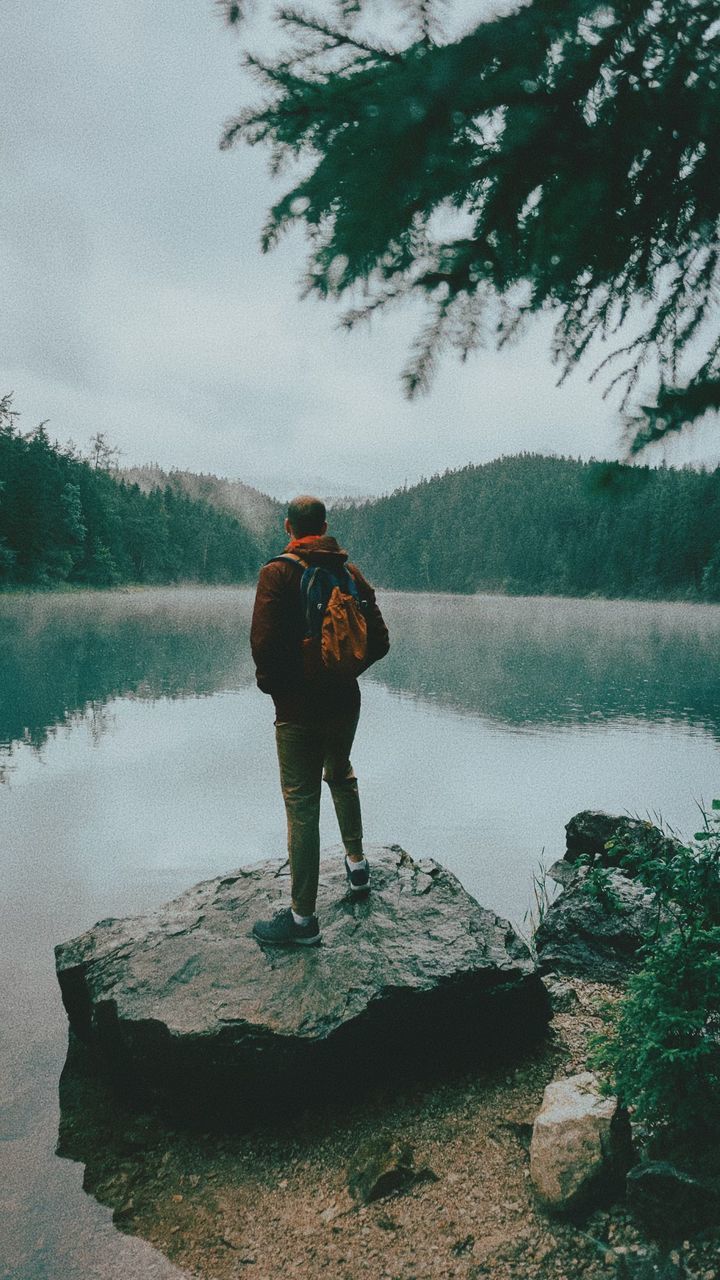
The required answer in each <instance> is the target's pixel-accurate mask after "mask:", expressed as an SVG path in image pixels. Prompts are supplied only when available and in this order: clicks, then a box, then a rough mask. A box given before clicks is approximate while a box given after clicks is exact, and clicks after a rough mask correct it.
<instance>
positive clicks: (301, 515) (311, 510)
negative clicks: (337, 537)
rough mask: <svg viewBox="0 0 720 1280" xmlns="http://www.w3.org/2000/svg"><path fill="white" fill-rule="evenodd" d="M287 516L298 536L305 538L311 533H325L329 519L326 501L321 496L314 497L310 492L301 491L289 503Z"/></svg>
mask: <svg viewBox="0 0 720 1280" xmlns="http://www.w3.org/2000/svg"><path fill="white" fill-rule="evenodd" d="M287 518H288V523H289V525H290V528H291V529H292V531H293V533H294V534H295V537H296V538H305V537H307V535H308V534H310V533H324V531H325V521H326V519H327V512H326V510H325V503H324V502H321V501H320V499H319V498H312V497H311V496H310V494H308V493H301V494H300V495H299V496H298V497H297V498H293V500H292V502H291V503H290V504H289V505H288V512H287Z"/></svg>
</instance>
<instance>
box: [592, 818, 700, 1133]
mask: <svg viewBox="0 0 720 1280" xmlns="http://www.w3.org/2000/svg"><path fill="white" fill-rule="evenodd" d="M713 810H714V811H715V813H714V814H713V815H712V816H708V815H707V814H705V815H704V816H705V827H704V830H703V831H700V832H697V833H696V835H695V839H694V841H693V842H692V843H691V844H689V845H679V846H677V848H676V850H675V851H674V852H673V853H672V854H671V855H670V856H669V857H667V858H664V859H660V858H657V857H656V856H649V857H648V858H647V860H646V861H645V862H643V861H642V859H638V853H637V850H636V849H635V850H633V855H632V856H633V860H634V871H635V874H637V876H638V878H639V879H641V880H642V881H643V883H645V884H647V885H648V887H649V888H651V889H652V890H653V891H654V892H655V894H656V895H657V900H658V909H659V915H658V932H657V935H656V937H654V938H653V939H652V940H649V941H648V942H647V943H646V944H645V946H644V947H643V949H642V953H641V955H642V965H641V968H640V969H639V970H638V971H637V972H636V973H634V974H633V975H632V976H631V978H630V979H629V981H628V985H627V988H626V990H625V993H624V995H623V997H622V999H621V1000H620V1001H619V1002H618V1004H617V1005H616V1006H615V1009H614V1012H613V1014H612V1019H611V1023H610V1030H609V1032H608V1033H607V1034H606V1035H605V1036H603V1037H598V1038H596V1040H595V1042H594V1049H593V1062H594V1065H595V1066H596V1067H598V1068H600V1069H604V1070H606V1071H607V1072H609V1075H610V1079H611V1082H612V1087H613V1089H614V1090H616V1091H617V1093H618V1094H619V1096H620V1097H621V1099H622V1101H623V1102H625V1103H626V1104H632V1106H633V1107H634V1109H635V1115H636V1117H637V1118H638V1119H639V1120H640V1121H642V1122H643V1123H644V1124H645V1125H646V1126H648V1128H649V1129H650V1131H651V1132H654V1133H655V1134H658V1135H659V1134H661V1133H663V1134H665V1135H666V1136H668V1137H670V1138H673V1139H678V1140H688V1141H690V1142H691V1143H693V1144H694V1145H697V1144H700V1145H703V1146H706V1145H709V1144H711V1143H716V1142H717V1141H718V1139H719V1138H720V818H719V817H718V814H717V811H718V810H720V801H717V800H714V801H713ZM620 865H621V866H622V859H621V860H620Z"/></svg>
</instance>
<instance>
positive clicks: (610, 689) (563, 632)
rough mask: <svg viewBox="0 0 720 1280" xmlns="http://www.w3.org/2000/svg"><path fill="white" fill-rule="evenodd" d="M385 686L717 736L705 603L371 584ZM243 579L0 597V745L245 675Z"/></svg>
mask: <svg viewBox="0 0 720 1280" xmlns="http://www.w3.org/2000/svg"><path fill="white" fill-rule="evenodd" d="M381 601H382V604H383V608H384V610H385V612H386V614H387V617H388V621H389V624H390V628H391V632H392V639H393V644H392V648H391V651H390V654H389V656H388V657H387V658H386V659H385V660H384V661H383V663H382V665H381V666H379V667H378V668H376V669H375V671H373V672H372V673H371V677H370V678H372V679H376V680H378V681H380V683H382V684H384V685H386V686H387V687H388V688H390V689H393V690H395V691H397V692H405V693H407V694H409V695H411V696H412V697H413V698H419V699H422V700H430V701H434V702H438V703H440V704H443V705H447V706H449V707H452V708H455V709H457V710H460V711H465V712H472V713H475V714H479V715H482V716H484V717H487V718H489V719H492V720H496V721H500V722H503V723H505V724H508V725H511V726H532V725H570V724H583V723H592V722H593V721H595V720H613V719H622V720H627V719H633V718H641V719H647V720H651V721H656V722H657V721H667V720H679V721H683V722H685V723H691V724H697V725H698V726H702V727H705V728H709V729H711V730H712V732H713V733H714V734H715V735H716V736H718V735H720V681H718V680H717V671H718V669H720V607H717V606H707V605H704V606H703V605H701V606H698V605H683V604H653V603H647V602H643V603H638V602H634V601H604V600H560V599H543V598H526V597H504V596H439V595H401V594H397V593H382V594H381ZM251 608H252V591H251V590H249V589H233V588H227V589H223V588H217V589H207V588H198V589H192V588H181V589H173V588H169V589H153V590H148V591H141V592H137V591H135V592H110V593H87V594H82V595H68V596H62V595H61V596H58V595H53V594H50V595H34V596H6V597H0V750H1V749H2V748H3V746H4V747H5V748H6V749H7V747H8V746H10V745H11V744H13V743H19V742H27V743H30V744H32V745H33V746H35V747H41V746H42V745H43V743H44V742H45V741H46V740H47V738H48V736H49V735H50V734H51V733H52V731H53V729H54V728H55V727H57V726H60V725H63V724H68V723H72V722H73V720H75V719H77V718H79V717H84V718H86V719H87V721H88V723H89V724H90V728H91V732H92V733H93V734H94V735H96V736H97V737H99V736H100V735H102V733H103V732H104V729H105V727H106V726H105V720H104V716H103V704H104V703H106V702H108V701H109V700H110V699H112V698H115V697H118V696H131V697H135V698H139V699H154V698H158V697H170V698H175V697H185V696H191V695H198V694H210V693H215V692H217V691H220V690H226V689H238V688H241V687H243V686H248V685H251V684H252V682H253V666H252V660H251V656H250V652H249V644H248V629H249V621H250V612H251Z"/></svg>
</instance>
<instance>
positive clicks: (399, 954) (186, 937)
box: [56, 846, 550, 1120]
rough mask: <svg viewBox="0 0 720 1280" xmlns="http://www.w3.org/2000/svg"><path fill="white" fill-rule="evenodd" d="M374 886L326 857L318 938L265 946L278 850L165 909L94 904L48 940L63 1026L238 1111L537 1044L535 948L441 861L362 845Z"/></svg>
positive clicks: (174, 1087) (115, 1063) (177, 1091)
mask: <svg viewBox="0 0 720 1280" xmlns="http://www.w3.org/2000/svg"><path fill="white" fill-rule="evenodd" d="M369 856H370V859H371V862H372V892H371V893H370V894H369V896H368V897H367V898H366V899H365V900H363V901H357V900H356V899H352V898H351V897H350V895H349V894H348V893H347V892H346V881H345V875H344V869H343V863H342V857H341V856H340V855H338V856H337V857H336V858H334V859H333V860H332V861H325V862H323V863H322V864H321V875H320V892H319V899H318V912H319V915H320V918H321V922H322V928H323V942H322V945H321V946H319V947H315V948H293V949H284V950H283V949H270V948H262V947H260V946H258V944H257V943H256V942H255V940H254V939H253V937H252V936H251V926H252V923H253V921H254V920H256V919H257V918H258V917H267V916H269V915H271V914H272V913H273V912H274V911H275V910H277V909H278V908H279V907H282V906H283V905H285V903H286V902H287V898H288V889H289V876H288V872H287V867H286V866H285V865H284V864H282V863H280V862H264V863H260V864H259V865H256V866H250V867H242V868H240V869H239V870H238V871H235V872H233V874H232V875H228V876H223V877H221V878H218V879H216V880H209V881H206V882H204V883H203V884H199V885H196V886H195V887H194V888H192V889H190V890H188V892H187V893H184V894H183V895H182V896H181V897H179V898H177V899H175V901H173V902H170V903H168V904H167V905H166V906H164V907H162V908H161V909H160V910H159V911H156V912H154V913H152V914H151V915H146V916H142V917H138V918H135V919H129V920H103V921H101V922H100V923H99V924H97V925H96V926H95V928H94V929H91V930H90V931H89V932H88V933H85V934H83V936H82V937H80V938H77V939H75V940H74V941H72V942H68V943H65V944H63V945H61V946H59V947H57V948H56V964H57V973H58V979H59V982H60V987H61V990H62V996H63V1001H64V1004H65V1008H66V1010H67V1013H68V1016H69V1019H70V1023H71V1026H72V1028H73V1030H74V1031H75V1032H76V1034H77V1035H78V1036H79V1037H81V1038H82V1039H84V1040H86V1041H88V1042H89V1043H90V1044H91V1045H93V1046H95V1048H96V1049H97V1050H99V1051H100V1055H101V1057H102V1059H103V1061H104V1062H105V1063H106V1064H107V1065H109V1066H110V1067H111V1068H112V1069H113V1070H114V1072H115V1074H116V1075H117V1076H118V1077H119V1078H120V1080H122V1081H123V1082H124V1083H125V1084H126V1085H128V1086H131V1087H132V1088H133V1089H135V1090H138V1091H140V1093H141V1094H144V1095H147V1094H150V1095H152V1096H154V1097H155V1098H158V1099H161V1100H165V1101H175V1102H179V1103H180V1104H181V1107H182V1108H183V1111H184V1112H185V1111H186V1110H187V1109H191V1110H193V1111H198V1112H203V1113H204V1112H206V1111H212V1110H213V1109H215V1108H216V1109H218V1110H219V1111H220V1112H221V1114H222V1116H223V1118H229V1116H230V1113H231V1112H232V1113H236V1114H237V1118H238V1119H240V1120H242V1119H244V1118H246V1117H248V1116H250V1115H252V1114H253V1113H254V1112H256V1111H257V1110H258V1109H262V1108H264V1107H269V1108H271V1109H273V1110H276V1109H277V1108H278V1107H282V1106H283V1105H288V1106H290V1107H292V1108H293V1109H295V1110H297V1108H298V1107H302V1106H304V1105H305V1103H306V1102H307V1101H309V1100H310V1099H311V1097H312V1096H313V1095H315V1094H317V1093H318V1092H320V1093H322V1095H323V1096H325V1097H327V1096H329V1095H331V1094H332V1090H333V1088H334V1087H336V1086H337V1087H338V1088H342V1087H343V1085H346V1083H347V1079H348V1078H349V1076H350V1074H351V1075H352V1078H353V1080H355V1081H358V1080H360V1079H362V1078H363V1077H367V1078H369V1077H372V1076H373V1075H380V1076H381V1077H382V1078H386V1077H387V1076H388V1074H391V1073H392V1072H393V1070H395V1069H402V1070H405V1071H407V1070H408V1069H415V1068H420V1069H425V1068H427V1067H431V1068H432V1069H433V1070H436V1069H439V1068H440V1067H445V1066H447V1065H452V1064H453V1063H455V1062H457V1061H458V1060H465V1061H466V1060H469V1059H472V1058H477V1057H478V1056H480V1055H487V1054H493V1053H497V1052H501V1051H502V1052H504V1051H506V1050H507V1049H509V1048H512V1047H514V1046H520V1045H522V1044H524V1043H526V1042H530V1041H531V1040H532V1039H533V1038H535V1037H537V1036H538V1035H539V1034H541V1033H542V1031H543V1030H544V1028H545V1026H546V1024H547V1022H548V1019H549V1017H550V1010H549V1002H548V999H547V994H546V992H545V990H544V987H543V985H542V983H541V981H540V979H539V977H538V976H537V974H536V971H535V966H534V964H533V962H532V960H531V958H530V955H529V953H528V950H527V948H526V946H525V944H524V943H523V942H521V940H520V939H519V938H518V936H517V935H516V934H515V932H514V931H513V929H512V928H511V927H510V925H509V924H508V922H507V921H506V920H501V919H499V918H498V917H497V916H496V915H495V914H494V913H493V912H492V911H487V910H485V909H484V908H482V907H480V906H478V904H477V903H476V902H475V901H474V900H473V899H472V898H471V897H470V896H469V894H467V893H466V892H465V890H464V889H463V888H462V886H461V885H460V884H459V882H458V881H457V880H456V879H455V877H454V876H453V875H451V874H450V872H448V871H446V870H445V869H444V868H443V867H441V866H439V865H438V863H436V862H434V861H432V860H430V859H426V860H425V861H423V862H418V863H416V862H414V861H413V860H412V859H411V858H410V857H409V856H408V854H406V853H404V852H403V850H402V849H400V848H398V847H397V846H393V847H391V848H385V849H381V848H375V849H371V850H370V855H369Z"/></svg>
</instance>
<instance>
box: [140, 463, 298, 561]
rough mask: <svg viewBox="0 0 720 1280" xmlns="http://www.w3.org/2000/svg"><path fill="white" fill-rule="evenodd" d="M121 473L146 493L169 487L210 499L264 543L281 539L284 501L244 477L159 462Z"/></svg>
mask: <svg viewBox="0 0 720 1280" xmlns="http://www.w3.org/2000/svg"><path fill="white" fill-rule="evenodd" d="M120 475H121V477H122V479H123V480H125V481H126V482H127V483H128V484H137V485H139V486H140V488H141V489H142V491H143V493H151V492H152V490H153V489H166V488H168V487H169V488H171V489H172V490H173V492H174V493H177V494H184V495H185V496H187V497H188V498H193V499H195V501H197V502H209V503H210V505H211V506H213V507H217V508H218V510H220V511H225V512H226V513H227V514H228V515H230V516H235V518H236V519H237V520H239V521H240V523H241V524H243V525H244V526H245V528H246V529H248V530H249V531H250V532H251V533H252V534H253V536H254V537H256V538H257V539H258V540H259V541H260V542H261V543H262V544H263V545H265V543H268V545H269V544H270V543H273V539H274V540H275V541H277V532H278V529H280V530H282V522H283V519H284V516H285V507H284V506H283V504H282V503H280V502H278V501H277V500H276V499H275V498H270V497H269V496H268V494H266V493H261V492H260V490H259V489H254V488H253V487H252V485H249V484H243V482H242V480H227V479H226V478H225V477H224V476H215V475H212V474H210V475H207V474H205V473H204V472H201V473H200V474H198V473H197V472H195V471H178V470H175V469H174V468H173V470H172V471H164V470H163V469H162V467H159V466H157V465H153V466H145V467H127V468H125V469H123V470H122V471H121V472H120ZM273 545H274V544H273ZM270 554H271V552H270V550H268V555H270Z"/></svg>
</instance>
